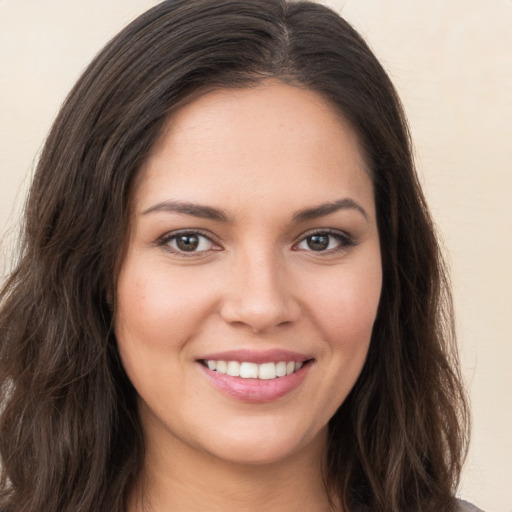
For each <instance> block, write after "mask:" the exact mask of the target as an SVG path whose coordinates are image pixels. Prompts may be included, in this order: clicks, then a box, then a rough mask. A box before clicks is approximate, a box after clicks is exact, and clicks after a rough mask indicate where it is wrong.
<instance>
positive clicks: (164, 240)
mask: <svg viewBox="0 0 512 512" xmlns="http://www.w3.org/2000/svg"><path fill="white" fill-rule="evenodd" d="M180 235H197V236H200V237H203V238H206V239H207V240H208V241H209V242H210V243H211V244H213V245H214V246H217V247H218V248H217V249H208V250H203V251H190V252H186V251H180V250H177V249H174V248H173V247H171V246H170V245H169V242H170V241H172V240H173V239H175V238H177V237H178V236H180ZM156 245H157V246H159V247H162V248H163V249H164V250H167V251H168V252H171V253H172V254H175V255H178V256H183V257H193V256H196V257H197V256H200V255H205V254H207V253H209V252H210V251H219V250H222V247H221V246H220V244H219V243H218V242H217V241H216V240H215V238H214V237H213V236H212V235H211V233H208V232H206V231H204V230H202V229H197V228H192V229H190V228H183V229H177V230H174V231H169V232H167V233H165V234H164V235H162V236H161V237H159V238H158V239H157V240H156Z"/></svg>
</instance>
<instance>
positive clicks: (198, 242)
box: [162, 232, 216, 254]
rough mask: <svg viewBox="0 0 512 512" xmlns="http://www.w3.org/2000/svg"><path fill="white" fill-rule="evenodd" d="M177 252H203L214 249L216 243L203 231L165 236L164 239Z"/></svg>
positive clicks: (164, 242)
mask: <svg viewBox="0 0 512 512" xmlns="http://www.w3.org/2000/svg"><path fill="white" fill-rule="evenodd" d="M162 243H163V244H165V245H166V246H168V247H169V248H170V249H171V250H172V251H173V252H175V253H182V254H184V253H189V254H191V253H201V252H206V251H210V250H212V249H214V247H216V246H215V244H214V243H213V242H212V241H211V240H210V239H209V238H208V237H207V236H205V235H202V234H201V233H195V232H190V233H186V232H185V233H177V234H174V235H171V236H168V237H165V238H164V240H163V241H162Z"/></svg>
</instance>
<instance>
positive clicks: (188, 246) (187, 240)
mask: <svg viewBox="0 0 512 512" xmlns="http://www.w3.org/2000/svg"><path fill="white" fill-rule="evenodd" d="M176 247H177V248H178V249H179V250H180V251H186V252H191V251H195V250H196V249H197V248H198V247H199V237H198V236H197V235H179V236H177V237H176Z"/></svg>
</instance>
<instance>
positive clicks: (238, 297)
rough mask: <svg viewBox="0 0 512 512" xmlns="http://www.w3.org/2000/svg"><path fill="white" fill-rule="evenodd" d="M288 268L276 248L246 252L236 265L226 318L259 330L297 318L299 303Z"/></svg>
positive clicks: (226, 303)
mask: <svg viewBox="0 0 512 512" xmlns="http://www.w3.org/2000/svg"><path fill="white" fill-rule="evenodd" d="M285 270H286V265H285V262H284V261H283V259H282V258H281V257H280V256H279V254H278V253H277V252H276V251H275V250H273V249H272V248H267V249H262V248H261V247H260V248H258V249H257V250H254V249H253V250H245V251H242V252H241V253H240V254H239V255H238V257H237V258H236V262H235V263H234V266H233V268H232V274H231V279H230V289H229V290H228V291H227V293H226V297H225V301H224V305H223V317H224V319H225V320H226V321H228V322H230V323H242V324H246V325H247V326H249V327H250V328H251V329H252V330H253V331H255V332H261V331H264V330H266V329H269V328H271V327H274V326H277V325H281V324H284V323H288V322H292V321H294V320H295V319H296V318H297V314H298V305H297V303H296V301H295V300H294V298H293V293H292V283H290V282H289V280H287V279H286V274H285Z"/></svg>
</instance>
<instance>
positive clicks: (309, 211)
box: [293, 198, 369, 222]
mask: <svg viewBox="0 0 512 512" xmlns="http://www.w3.org/2000/svg"><path fill="white" fill-rule="evenodd" d="M339 210H355V211H357V212H359V213H360V214H361V215H362V216H363V217H364V218H365V219H366V220H367V221H368V220H369V217H368V214H367V213H366V211H365V209H364V208H363V207H362V206H360V205H359V204H358V203H356V202H355V201H354V200H353V199H349V198H345V199H339V200H338V201H333V202H331V203H324V204H321V205H319V206H315V207H313V208H306V209H305V210H300V211H299V212H297V213H295V214H294V216H293V221H294V222H305V221H307V220H312V219H317V218H319V217H324V216H326V215H330V214H331V213H335V212H337V211H339Z"/></svg>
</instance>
